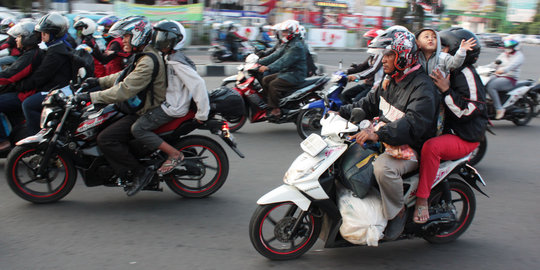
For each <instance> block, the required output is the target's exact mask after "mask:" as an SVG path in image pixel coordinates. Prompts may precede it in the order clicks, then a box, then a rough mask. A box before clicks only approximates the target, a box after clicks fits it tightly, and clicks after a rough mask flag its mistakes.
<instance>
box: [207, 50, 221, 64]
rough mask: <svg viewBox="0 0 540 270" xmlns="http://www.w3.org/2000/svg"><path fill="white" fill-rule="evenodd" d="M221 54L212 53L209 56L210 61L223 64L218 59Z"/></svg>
mask: <svg viewBox="0 0 540 270" xmlns="http://www.w3.org/2000/svg"><path fill="white" fill-rule="evenodd" d="M220 56H221V54H220V53H218V52H214V53H212V54H211V55H210V60H211V61H212V62H213V63H221V62H223V60H221V58H220Z"/></svg>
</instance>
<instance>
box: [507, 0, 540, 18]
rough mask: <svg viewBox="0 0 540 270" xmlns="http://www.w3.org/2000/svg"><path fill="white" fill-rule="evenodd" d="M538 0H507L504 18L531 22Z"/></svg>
mask: <svg viewBox="0 0 540 270" xmlns="http://www.w3.org/2000/svg"><path fill="white" fill-rule="evenodd" d="M537 2H538V0H509V1H508V8H507V9H506V20H507V21H509V22H532V21H533V19H534V15H536V4H537Z"/></svg>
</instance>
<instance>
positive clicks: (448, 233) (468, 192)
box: [424, 179, 476, 244]
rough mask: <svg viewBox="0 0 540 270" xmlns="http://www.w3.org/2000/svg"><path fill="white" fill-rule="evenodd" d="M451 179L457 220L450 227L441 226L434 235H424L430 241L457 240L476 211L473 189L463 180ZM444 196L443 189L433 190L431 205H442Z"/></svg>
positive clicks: (437, 242) (444, 241) (467, 226)
mask: <svg viewBox="0 0 540 270" xmlns="http://www.w3.org/2000/svg"><path fill="white" fill-rule="evenodd" d="M449 181H450V191H451V195H452V204H453V205H454V207H455V215H456V222H455V223H453V224H452V225H450V226H449V227H445V228H440V230H439V231H438V232H436V233H435V234H433V235H428V236H424V239H426V240H427V241H428V242H430V243H434V244H444V243H448V242H452V241H454V240H456V239H457V238H458V237H460V236H461V235H462V234H463V233H464V232H465V231H466V230H467V228H469V226H470V225H471V223H472V220H473V218H474V214H475V212H476V197H475V196H474V192H473V190H472V189H471V188H470V187H469V186H468V185H467V184H465V183H463V182H462V181H461V180H458V179H449ZM442 198H443V192H442V190H441V189H437V190H433V191H432V192H431V196H430V198H429V203H430V206H436V205H440V204H441V201H442Z"/></svg>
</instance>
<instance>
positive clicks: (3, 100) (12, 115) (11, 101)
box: [0, 93, 23, 142]
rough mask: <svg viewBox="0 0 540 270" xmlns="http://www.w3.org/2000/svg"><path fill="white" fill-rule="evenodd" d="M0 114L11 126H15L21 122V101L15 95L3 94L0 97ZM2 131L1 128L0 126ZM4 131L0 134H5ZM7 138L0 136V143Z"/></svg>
mask: <svg viewBox="0 0 540 270" xmlns="http://www.w3.org/2000/svg"><path fill="white" fill-rule="evenodd" d="M0 113H4V114H5V115H6V116H7V117H8V119H9V122H10V123H11V125H12V126H13V125H15V124H16V123H18V122H19V121H22V120H23V119H22V110H21V100H20V99H19V97H18V96H17V93H5V94H1V95H0ZM0 128H1V129H4V127H3V126H0ZM5 133H6V131H5V130H4V131H0V134H5ZM6 140H7V137H4V136H1V135H0V142H3V141H6Z"/></svg>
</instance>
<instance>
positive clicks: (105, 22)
mask: <svg viewBox="0 0 540 270" xmlns="http://www.w3.org/2000/svg"><path fill="white" fill-rule="evenodd" d="M117 21H118V17H116V16H114V15H109V16H105V17H103V18H101V19H99V20H98V21H97V24H98V25H101V26H103V27H112V26H113V24H114V23H115V22H117Z"/></svg>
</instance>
